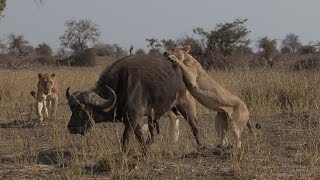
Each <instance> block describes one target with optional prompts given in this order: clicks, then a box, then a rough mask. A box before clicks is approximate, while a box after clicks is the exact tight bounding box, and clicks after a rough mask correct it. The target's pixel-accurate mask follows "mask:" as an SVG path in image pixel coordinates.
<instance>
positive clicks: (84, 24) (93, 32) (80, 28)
mask: <svg viewBox="0 0 320 180" xmlns="http://www.w3.org/2000/svg"><path fill="white" fill-rule="evenodd" d="M65 26H66V30H65V31H64V34H63V35H61V36H60V37H59V39H60V44H61V46H62V47H65V48H69V49H71V50H73V51H74V52H77V51H83V50H84V49H86V48H88V45H89V43H91V44H92V45H93V44H94V43H95V42H97V41H98V39H99V37H100V32H99V29H98V25H97V24H95V23H93V22H92V21H91V20H83V19H82V20H79V21H76V20H70V21H66V23H65Z"/></svg>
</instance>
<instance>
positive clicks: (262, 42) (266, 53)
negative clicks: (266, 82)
mask: <svg viewBox="0 0 320 180" xmlns="http://www.w3.org/2000/svg"><path fill="white" fill-rule="evenodd" d="M258 48H259V51H260V52H259V53H260V55H261V56H262V57H264V58H266V59H267V60H271V59H272V57H273V56H275V55H276V54H277V53H278V50H277V41H276V40H275V39H269V38H268V37H267V36H266V37H263V38H261V39H259V40H258Z"/></svg>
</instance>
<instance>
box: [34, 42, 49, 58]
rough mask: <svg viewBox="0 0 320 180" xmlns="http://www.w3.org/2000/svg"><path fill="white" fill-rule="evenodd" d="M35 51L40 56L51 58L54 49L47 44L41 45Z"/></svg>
mask: <svg viewBox="0 0 320 180" xmlns="http://www.w3.org/2000/svg"><path fill="white" fill-rule="evenodd" d="M35 50H36V52H37V54H39V55H43V56H51V55H52V49H51V47H50V46H49V45H48V44H46V43H42V44H39V45H38V47H37V48H36V49H35Z"/></svg>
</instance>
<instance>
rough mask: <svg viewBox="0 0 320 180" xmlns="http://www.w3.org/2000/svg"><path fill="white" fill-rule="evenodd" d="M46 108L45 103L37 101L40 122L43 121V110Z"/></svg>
mask: <svg viewBox="0 0 320 180" xmlns="http://www.w3.org/2000/svg"><path fill="white" fill-rule="evenodd" d="M43 107H44V101H37V116H38V120H39V121H40V122H42V121H43V116H42V110H43Z"/></svg>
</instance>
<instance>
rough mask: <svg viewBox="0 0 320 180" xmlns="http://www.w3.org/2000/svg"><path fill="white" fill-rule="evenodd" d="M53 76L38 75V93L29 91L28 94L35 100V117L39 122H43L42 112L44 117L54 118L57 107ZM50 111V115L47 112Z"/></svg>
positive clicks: (46, 74)
mask: <svg viewBox="0 0 320 180" xmlns="http://www.w3.org/2000/svg"><path fill="white" fill-rule="evenodd" d="M55 76H56V75H55V74H54V73H52V74H48V73H45V74H42V73H39V74H38V77H39V81H38V92H37V94H36V93H35V92H34V91H31V92H30V94H31V95H32V96H33V97H34V98H35V99H36V100H37V104H36V107H37V116H38V120H39V121H40V122H42V121H43V115H42V111H43V110H44V113H45V117H49V114H50V119H55V118H56V113H57V107H58V84H57V80H56V78H55ZM48 109H49V110H50V113H49V112H48Z"/></svg>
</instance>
